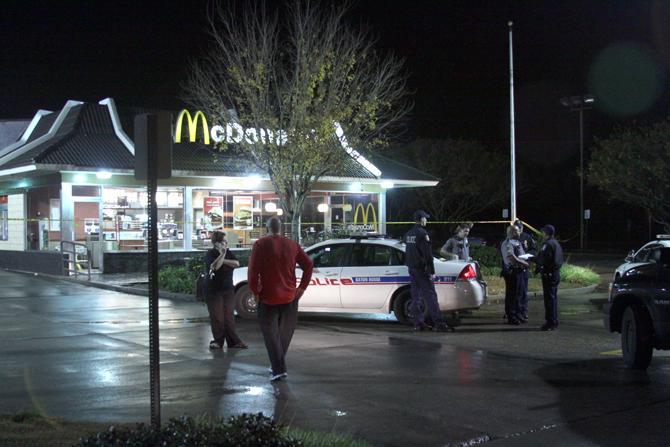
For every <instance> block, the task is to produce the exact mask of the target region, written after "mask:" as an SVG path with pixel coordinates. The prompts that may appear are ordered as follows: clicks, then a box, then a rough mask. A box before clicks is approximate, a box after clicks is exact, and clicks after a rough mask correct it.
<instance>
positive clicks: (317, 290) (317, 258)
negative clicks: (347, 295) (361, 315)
mask: <svg viewBox="0 0 670 447" xmlns="http://www.w3.org/2000/svg"><path fill="white" fill-rule="evenodd" d="M348 249H349V246H348V244H332V245H322V246H320V247H317V248H315V249H313V250H310V251H309V252H307V254H308V255H309V257H310V258H312V261H313V262H314V270H313V272H312V279H311V281H310V282H309V287H307V290H306V291H305V294H304V295H303V296H302V298H301V299H300V307H301V308H305V307H324V308H339V307H341V302H340V272H341V271H342V265H341V264H342V259H343V258H344V256H345V254H346V253H347V251H348ZM301 274H302V272H301V271H300V270H299V269H298V270H296V276H300V275H301Z"/></svg>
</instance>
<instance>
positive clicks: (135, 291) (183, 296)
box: [3, 269, 199, 303]
mask: <svg viewBox="0 0 670 447" xmlns="http://www.w3.org/2000/svg"><path fill="white" fill-rule="evenodd" d="M3 270H5V271H6V272H12V273H20V274H22V275H26V276H42V277H44V278H50V279H56V280H61V281H67V282H71V283H75V284H81V285H83V286H89V287H95V288H96V289H103V290H113V291H115V292H122V293H127V294H129V295H139V296H148V294H149V290H148V289H144V288H142V287H130V286H120V285H116V284H107V283H104V282H97V281H86V280H81V279H75V278H73V277H71V276H61V275H50V274H48V273H35V272H27V271H25V270H14V269H3ZM158 298H159V299H166V300H176V301H189V302H192V303H198V302H199V301H197V300H196V299H195V295H192V294H188V293H175V292H168V291H164V290H159V291H158Z"/></svg>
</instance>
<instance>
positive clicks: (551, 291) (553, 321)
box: [542, 270, 561, 327]
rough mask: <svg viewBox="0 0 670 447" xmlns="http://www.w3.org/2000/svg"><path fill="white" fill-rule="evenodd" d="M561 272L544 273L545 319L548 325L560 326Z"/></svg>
mask: <svg viewBox="0 0 670 447" xmlns="http://www.w3.org/2000/svg"><path fill="white" fill-rule="evenodd" d="M560 282H561V271H560V270H554V271H552V272H549V273H542V291H543V292H544V319H545V320H546V322H547V324H548V325H551V326H554V327H557V326H558V284H559V283H560Z"/></svg>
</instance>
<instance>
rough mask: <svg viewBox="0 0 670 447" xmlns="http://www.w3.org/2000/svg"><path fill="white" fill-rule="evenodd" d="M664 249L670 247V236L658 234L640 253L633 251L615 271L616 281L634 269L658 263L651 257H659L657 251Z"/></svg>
mask: <svg viewBox="0 0 670 447" xmlns="http://www.w3.org/2000/svg"><path fill="white" fill-rule="evenodd" d="M662 247H670V234H657V235H656V239H655V240H653V241H651V242H647V243H646V244H644V245H643V246H642V247H641V248H640V249H639V250H638V251H635V250H631V251H630V252H629V253H628V256H626V259H625V260H624V263H623V264H621V265H620V266H619V267H617V268H616V270H615V271H614V281H615V282H616V281H618V280H619V278H621V277H622V276H623V274H624V273H625V272H627V271H628V270H630V269H632V268H634V267H639V266H641V265H643V264H646V263H648V262H651V261H656V260H655V259H652V258H650V257H653V256H657V255H658V253H659V251H658V250H657V249H658V248H662Z"/></svg>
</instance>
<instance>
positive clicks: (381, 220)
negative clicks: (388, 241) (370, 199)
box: [378, 190, 386, 234]
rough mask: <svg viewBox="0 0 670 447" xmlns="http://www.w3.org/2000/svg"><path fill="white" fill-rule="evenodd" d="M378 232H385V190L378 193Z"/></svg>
mask: <svg viewBox="0 0 670 447" xmlns="http://www.w3.org/2000/svg"><path fill="white" fill-rule="evenodd" d="M378 219H379V234H386V190H383V191H381V192H380V193H379V217H378Z"/></svg>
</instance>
